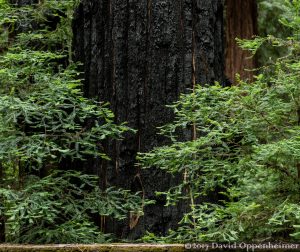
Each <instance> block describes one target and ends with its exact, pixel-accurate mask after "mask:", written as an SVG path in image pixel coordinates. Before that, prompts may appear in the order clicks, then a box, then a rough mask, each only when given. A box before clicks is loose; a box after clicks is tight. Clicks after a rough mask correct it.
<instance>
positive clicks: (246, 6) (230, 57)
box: [225, 0, 257, 82]
mask: <svg viewBox="0 0 300 252" xmlns="http://www.w3.org/2000/svg"><path fill="white" fill-rule="evenodd" d="M225 4H226V24H225V26H226V60H225V71H226V76H227V77H228V78H229V79H230V80H231V81H232V82H234V81H235V74H237V73H238V74H240V76H241V79H249V80H252V76H253V72H251V71H247V70H251V69H253V68H255V66H256V62H255V59H254V58H249V57H250V56H251V54H250V53H249V52H248V51H243V50H242V49H240V48H239V47H238V45H237V43H236V40H235V39H236V38H241V39H250V38H252V37H253V35H257V3H256V0H226V1H225Z"/></svg>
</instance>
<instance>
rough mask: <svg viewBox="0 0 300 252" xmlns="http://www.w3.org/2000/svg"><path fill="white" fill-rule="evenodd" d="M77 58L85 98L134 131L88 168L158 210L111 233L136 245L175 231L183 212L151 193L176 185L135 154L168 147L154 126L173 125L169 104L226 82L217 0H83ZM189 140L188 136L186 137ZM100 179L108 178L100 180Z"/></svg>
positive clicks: (151, 209)
mask: <svg viewBox="0 0 300 252" xmlns="http://www.w3.org/2000/svg"><path fill="white" fill-rule="evenodd" d="M74 50H75V59H76V60H79V61H81V62H83V63H84V69H83V71H84V78H85V86H84V92H85V94H86V96H88V97H97V99H99V100H100V101H107V102H110V104H111V108H112V109H113V111H114V113H115V115H116V122H118V123H121V122H124V121H126V122H128V125H129V126H130V127H132V128H134V129H136V130H137V133H136V134H130V135H127V136H126V138H125V139H124V140H123V141H116V142H113V143H108V144H107V152H108V153H109V155H110V156H111V157H112V160H111V161H110V162H102V163H99V161H95V162H93V163H90V166H91V167H93V170H94V172H95V173H97V174H100V175H101V176H102V179H103V181H105V183H104V184H105V185H106V181H107V185H118V186H122V187H125V188H129V189H132V190H137V191H140V190H141V191H143V192H144V194H145V197H146V198H150V199H155V200H157V203H156V204H155V205H153V206H148V207H146V208H145V215H144V216H143V217H141V218H139V223H138V225H136V226H135V220H137V219H138V218H133V217H132V218H131V220H130V224H131V225H130V226H131V230H130V228H129V227H128V226H129V225H128V223H126V228H124V226H125V223H123V228H120V225H119V224H117V223H115V224H114V225H109V229H110V230H109V231H114V232H115V233H117V235H118V236H121V237H127V238H135V237H138V236H140V235H141V234H143V233H144V231H145V230H149V231H152V232H156V233H162V234H164V233H165V232H167V230H168V229H169V228H173V227H174V226H176V224H177V222H178V220H179V219H180V217H181V216H182V213H183V212H184V211H185V206H178V207H170V208H165V207H164V204H165V200H164V199H163V198H160V197H156V196H155V191H163V190H166V189H167V188H169V187H170V185H171V184H172V183H174V182H173V180H174V178H171V177H170V176H167V175H166V174H164V173H162V172H160V171H158V170H156V169H153V170H141V169H140V168H139V167H137V166H135V162H136V160H135V157H136V154H137V153H138V152H146V151H149V150H151V149H152V148H153V147H155V146H159V145H162V144H165V143H166V139H164V138H163V137H161V136H159V135H157V132H158V130H157V127H158V126H161V125H163V124H165V123H166V122H169V121H170V120H172V118H173V114H172V112H171V110H170V109H168V108H166V107H165V105H166V104H170V103H172V102H173V101H175V100H177V99H178V97H179V94H180V93H182V92H186V90H187V88H192V87H193V85H194V84H195V83H201V84H205V83H209V84H211V83H213V82H214V81H220V82H223V80H224V77H223V70H224V63H223V4H222V0H214V1H211V0H201V1H199V0H175V1H174V0H160V1H157V0H153V1H151V0H98V1H95V0H83V1H82V3H81V4H80V6H79V8H78V10H77V14H76V18H75V21H74ZM186 137H190V136H186ZM104 176H105V178H104Z"/></svg>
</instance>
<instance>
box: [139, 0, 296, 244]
mask: <svg viewBox="0 0 300 252" xmlns="http://www.w3.org/2000/svg"><path fill="white" fill-rule="evenodd" d="M299 7H300V1H299V0H294V1H287V2H286V5H285V9H284V10H285V12H284V15H283V16H284V19H282V20H289V21H288V22H287V21H282V24H284V25H288V26H289V28H290V29H291V30H292V31H293V35H292V36H291V37H289V38H287V39H283V38H276V37H274V36H268V37H266V38H260V37H258V38H256V39H255V40H252V41H240V43H241V45H242V47H243V48H247V49H250V50H252V51H253V52H256V51H257V49H258V48H259V47H261V46H262V44H263V43H269V44H270V45H272V46H281V47H283V48H285V52H286V54H285V55H284V57H281V58H278V59H277V60H276V61H275V62H274V64H271V65H270V66H266V67H265V68H263V69H264V70H265V71H264V72H263V73H261V74H260V75H258V76H256V78H255V81H254V82H253V83H244V82H242V81H240V83H239V85H238V86H234V87H229V88H222V87H221V86H220V85H218V84H215V85H213V86H198V87H197V88H196V89H195V91H194V92H192V93H190V94H184V95H181V97H180V99H179V101H178V102H176V103H174V104H173V105H171V106H170V107H171V108H172V109H173V111H174V113H175V120H174V121H173V122H172V123H170V124H168V125H165V126H163V127H162V128H161V133H162V134H164V135H165V136H167V137H169V138H170V140H171V141H172V144H171V145H169V146H163V147H159V148H156V149H154V150H153V151H151V152H149V153H144V154H140V155H139V163H140V165H141V166H142V167H144V168H152V169H153V167H156V168H159V169H162V170H164V171H166V172H168V173H170V174H174V175H176V176H180V177H181V178H182V180H181V182H180V183H179V184H178V185H176V186H174V187H172V188H170V189H169V190H168V191H167V192H159V193H160V194H161V193H162V194H165V195H166V198H167V204H173V205H176V204H177V203H178V201H179V200H185V201H186V202H190V212H189V213H186V214H185V215H184V216H183V219H182V220H181V222H180V223H179V227H178V229H176V230H173V231H170V233H169V235H167V236H166V237H156V236H155V235H154V234H151V233H149V234H148V235H146V236H145V237H144V241H148V242H149V241H160V242H161V241H164V242H174V241H175V242H191V241H197V242H204V241H205V242H206V241H218V242H233V241H266V240H270V241H279V240H282V241H294V240H297V239H299V225H300V214H299V209H300V194H299V191H300V137H299V130H300V85H299V81H300V74H299V73H300V71H299V70H300V65H299V60H300V58H299V55H300V54H299V52H300V51H299V48H300V47H299V46H300V41H299V25H300V15H299V14H300V13H299ZM182 132H187V134H185V135H189V134H188V132H193V137H191V138H190V139H192V140H187V141H183V139H182V135H184V134H182Z"/></svg>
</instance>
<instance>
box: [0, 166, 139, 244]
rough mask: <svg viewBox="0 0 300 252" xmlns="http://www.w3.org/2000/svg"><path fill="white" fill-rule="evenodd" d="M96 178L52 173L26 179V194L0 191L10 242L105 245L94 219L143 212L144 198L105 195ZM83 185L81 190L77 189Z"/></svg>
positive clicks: (114, 192) (118, 192)
mask: <svg viewBox="0 0 300 252" xmlns="http://www.w3.org/2000/svg"><path fill="white" fill-rule="evenodd" d="M97 183H98V178H97V177H96V176H92V175H84V174H81V173H79V172H76V171H64V172H62V171H61V172H53V173H52V174H51V175H49V176H47V177H44V178H42V179H41V178H39V177H37V176H28V177H26V180H25V186H24V188H23V190H10V189H0V195H1V197H2V198H5V205H4V206H3V207H2V209H0V210H2V211H3V212H4V214H5V216H6V218H7V222H6V228H7V229H8V230H9V235H8V237H7V239H8V241H9V242H14V243H29V242H33V241H34V243H77V242H83V243H91V242H104V241H107V240H108V239H109V238H110V236H108V235H104V234H102V233H101V232H99V230H97V227H96V226H95V224H94V223H93V221H92V220H91V217H90V213H93V214H95V213H98V214H100V215H101V216H110V217H112V218H116V219H124V218H126V216H127V212H128V211H131V210H132V209H136V210H140V211H141V209H140V208H141V206H140V205H138V203H139V201H140V197H139V196H138V195H131V194H130V193H129V192H128V191H126V190H121V189H115V188H109V189H107V190H106V191H101V190H100V189H99V187H98V186H97ZM79 185H80V186H79Z"/></svg>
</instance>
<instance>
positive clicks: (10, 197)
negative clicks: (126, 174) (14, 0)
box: [0, 0, 146, 243]
mask: <svg viewBox="0 0 300 252" xmlns="http://www.w3.org/2000/svg"><path fill="white" fill-rule="evenodd" d="M76 2H77V1H75V0H59V1H56V0H45V1H40V3H39V4H36V5H26V6H19V7H17V6H12V5H10V4H8V2H7V1H4V0H1V2H0V40H1V42H0V53H1V54H0V66H1V68H0V169H1V172H0V174H1V175H0V176H1V177H0V182H1V185H0V215H1V217H4V219H5V230H6V239H7V241H9V242H16V243H93V242H105V241H109V240H110V239H111V238H112V237H111V236H109V235H106V234H103V233H102V232H101V230H100V227H98V226H97V225H96V224H95V223H94V221H93V218H92V216H102V217H109V218H114V219H116V220H122V219H124V218H126V217H127V215H128V213H129V212H134V213H137V214H139V215H141V214H142V206H143V205H144V204H146V203H145V202H143V201H142V198H141V196H140V195H139V194H131V193H130V192H129V191H126V190H123V189H119V188H107V189H106V190H104V191H102V190H100V189H99V178H98V177H96V176H92V175H85V174H83V173H80V172H78V171H69V170H64V171H62V170H61V169H62V167H63V168H64V169H68V167H67V168H65V166H61V162H62V161H65V160H70V161H69V162H75V161H82V160H86V159H93V158H100V159H109V157H108V156H107V155H106V154H105V153H104V150H103V149H104V148H103V141H104V140H107V139H120V138H121V137H122V134H123V133H124V132H128V131H133V130H131V129H129V128H128V127H127V126H126V125H125V124H121V125H116V124H115V123H114V115H113V113H112V111H111V110H110V109H109V108H108V104H103V103H99V102H96V101H94V100H91V99H87V98H85V97H84V96H83V93H82V91H81V89H82V84H81V80H80V78H79V76H80V73H79V72H78V71H77V70H76V68H77V65H76V64H74V63H73V62H72V60H71V57H70V56H71V41H72V29H71V22H72V15H73V10H74V7H75V6H76ZM89 173H91V172H89Z"/></svg>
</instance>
